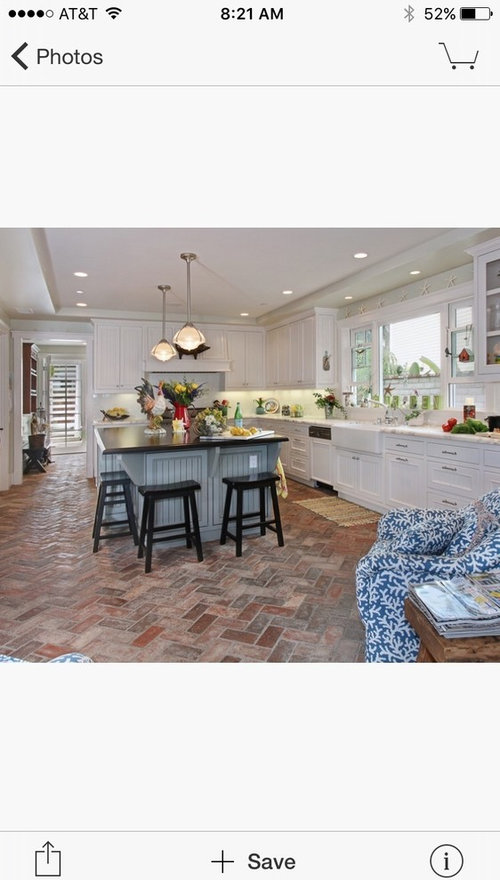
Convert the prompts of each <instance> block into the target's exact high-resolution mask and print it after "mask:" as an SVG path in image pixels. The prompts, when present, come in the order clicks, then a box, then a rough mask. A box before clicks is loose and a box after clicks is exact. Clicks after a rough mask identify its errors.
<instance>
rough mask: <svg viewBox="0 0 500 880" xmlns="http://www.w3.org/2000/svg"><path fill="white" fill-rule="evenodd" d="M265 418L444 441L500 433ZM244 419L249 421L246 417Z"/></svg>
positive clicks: (486, 439) (498, 438)
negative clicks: (462, 432)
mask: <svg viewBox="0 0 500 880" xmlns="http://www.w3.org/2000/svg"><path fill="white" fill-rule="evenodd" d="M259 418H264V416H262V417H260V416H256V417H255V420H254V421H255V423H256V424H258V420H259ZM265 418H266V420H272V421H280V422H291V423H298V424H305V425H329V426H330V427H335V428H340V429H341V430H342V429H343V428H351V429H352V428H354V429H356V430H359V431H380V432H382V433H384V434H406V435H407V436H410V437H422V438H424V439H432V438H437V439H444V440H446V441H448V440H450V441H452V442H455V441H456V440H465V441H466V442H467V443H476V442H478V441H479V442H480V443H492V444H495V445H498V444H500V433H494V432H492V431H484V432H480V433H477V434H452V433H451V432H448V431H443V429H442V428H441V427H440V426H439V425H413V424H412V422H411V421H410V422H408V423H407V424H404V425H386V424H385V423H382V424H377V423H375V422H365V421H356V419H339V418H333V419H325V418H314V416H301V417H300V418H296V417H292V416H282V415H279V414H276V415H272V416H269V415H266V416H265ZM246 421H249V419H248V418H247V419H246Z"/></svg>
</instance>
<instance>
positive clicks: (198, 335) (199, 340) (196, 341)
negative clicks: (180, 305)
mask: <svg viewBox="0 0 500 880" xmlns="http://www.w3.org/2000/svg"><path fill="white" fill-rule="evenodd" d="M181 260H185V261H186V266H187V297H186V311H187V320H186V323H185V324H184V327H181V329H180V330H178V331H177V333H176V334H175V336H174V340H173V341H174V343H175V345H178V346H179V348H183V349H184V350H185V351H194V350H195V349H196V348H198V346H199V345H203V343H204V342H205V337H204V335H203V333H202V332H201V330H198V329H197V328H196V327H195V326H194V324H193V322H192V321H191V262H192V260H196V254H181Z"/></svg>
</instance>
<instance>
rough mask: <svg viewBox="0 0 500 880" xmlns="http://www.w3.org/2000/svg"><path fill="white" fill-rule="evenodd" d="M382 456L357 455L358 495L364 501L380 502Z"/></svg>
mask: <svg viewBox="0 0 500 880" xmlns="http://www.w3.org/2000/svg"><path fill="white" fill-rule="evenodd" d="M382 463H383V458H382V456H381V455H363V454H361V455H360V456H359V484H358V491H359V495H360V497H361V498H362V499H363V500H366V501H377V502H378V503H379V504H380V501H381V497H380V496H381V494H382V473H383V467H382Z"/></svg>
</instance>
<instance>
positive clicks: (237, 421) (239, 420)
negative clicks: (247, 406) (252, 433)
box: [234, 403, 243, 428]
mask: <svg viewBox="0 0 500 880" xmlns="http://www.w3.org/2000/svg"><path fill="white" fill-rule="evenodd" d="M234 426H235V428H242V427H243V413H242V412H241V407H240V405H239V403H237V404H236V409H235V411H234Z"/></svg>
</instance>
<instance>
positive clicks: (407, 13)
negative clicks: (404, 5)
mask: <svg viewBox="0 0 500 880" xmlns="http://www.w3.org/2000/svg"><path fill="white" fill-rule="evenodd" d="M414 12H415V10H414V8H413V6H408V9H405V18H407V19H408V22H410V21H413V19H414V18H415V16H414V15H413V13H414Z"/></svg>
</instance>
